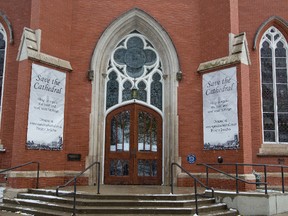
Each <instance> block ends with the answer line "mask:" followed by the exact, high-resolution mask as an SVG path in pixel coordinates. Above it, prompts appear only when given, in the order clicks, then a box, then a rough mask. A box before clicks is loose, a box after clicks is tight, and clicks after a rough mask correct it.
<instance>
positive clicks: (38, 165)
mask: <svg viewBox="0 0 288 216" xmlns="http://www.w3.org/2000/svg"><path fill="white" fill-rule="evenodd" d="M36 163H37V180H36V189H38V188H39V170H40V163H39V162H36Z"/></svg>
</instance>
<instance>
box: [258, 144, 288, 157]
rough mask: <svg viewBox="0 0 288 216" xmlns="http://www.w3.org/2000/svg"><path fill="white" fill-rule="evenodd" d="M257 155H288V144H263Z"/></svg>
mask: <svg viewBox="0 0 288 216" xmlns="http://www.w3.org/2000/svg"><path fill="white" fill-rule="evenodd" d="M257 156H259V157H266V156H267V157H270V156H272V157H273V156H274V157H288V144H274V143H273V144H268V143H267V144H262V145H261V148H260V149H259V153H258V154H257Z"/></svg>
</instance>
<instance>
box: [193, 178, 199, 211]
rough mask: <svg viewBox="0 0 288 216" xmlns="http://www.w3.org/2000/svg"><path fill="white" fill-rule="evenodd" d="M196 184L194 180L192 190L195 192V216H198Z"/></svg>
mask: <svg viewBox="0 0 288 216" xmlns="http://www.w3.org/2000/svg"><path fill="white" fill-rule="evenodd" d="M196 184H197V182H196V179H194V188H195V189H194V190H195V207H196V212H195V213H196V215H198V198H197V185H196Z"/></svg>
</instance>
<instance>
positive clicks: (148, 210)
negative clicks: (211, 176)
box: [0, 202, 226, 216]
mask: <svg viewBox="0 0 288 216" xmlns="http://www.w3.org/2000/svg"><path fill="white" fill-rule="evenodd" d="M22 204H23V203H21V202H20V203H14V204H12V203H5V204H0V208H1V209H2V210H6V211H12V212H22V213H28V214H33V215H35V216H36V215H43V216H46V215H47V216H50V215H51V216H52V215H53V216H54V215H56V216H58V215H63V216H65V215H71V213H72V211H73V210H72V207H71V206H70V207H68V206H65V205H51V204H48V205H49V208H48V207H47V206H46V207H47V208H44V207H45V206H42V205H41V204H40V203H39V205H36V206H35V205H29V206H23V205H22ZM26 204H27V203H26ZM46 204H47V203H46ZM225 207H226V206H225ZM224 209H225V208H224V206H222V205H219V204H214V205H209V206H202V207H199V213H201V214H202V213H203V214H205V213H207V212H211V211H215V210H216V211H217V210H218V211H220V210H222V211H223V212H224ZM194 212H195V208H168V207H137V208H136V207H134V208H133V207H97V208H93V207H77V211H76V213H77V215H78V214H80V215H81V214H90V215H102V214H103V215H104V214H105V215H120V214H121V215H123V214H125V215H126V214H134V215H135V214H137V215H139V214H150V215H151V214H152V215H154V214H157V215H158V214H163V215H167V214H168V215H191V214H194Z"/></svg>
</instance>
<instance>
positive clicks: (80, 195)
mask: <svg viewBox="0 0 288 216" xmlns="http://www.w3.org/2000/svg"><path fill="white" fill-rule="evenodd" d="M28 193H31V194H43V195H51V196H56V191H55V190H45V189H29V190H28ZM72 196H73V193H72V192H69V191H68V192H67V191H59V197H72ZM203 196H204V194H203ZM77 198H84V199H101V200H103V199H115V195H113V194H108V195H107V194H91V193H82V192H77ZM194 198H195V196H194V194H117V199H119V200H135V199H139V200H151V199H154V200H178V199H181V200H186V199H188V200H191V199H194Z"/></svg>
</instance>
